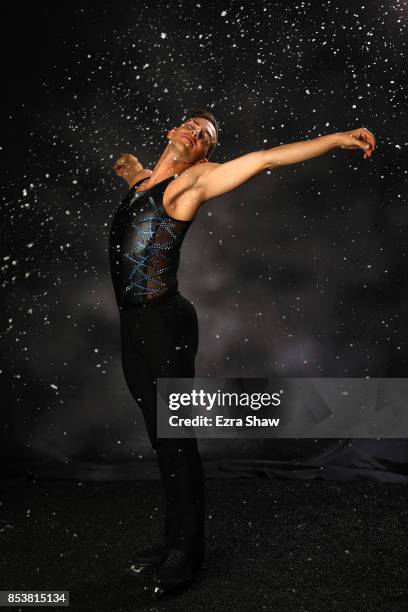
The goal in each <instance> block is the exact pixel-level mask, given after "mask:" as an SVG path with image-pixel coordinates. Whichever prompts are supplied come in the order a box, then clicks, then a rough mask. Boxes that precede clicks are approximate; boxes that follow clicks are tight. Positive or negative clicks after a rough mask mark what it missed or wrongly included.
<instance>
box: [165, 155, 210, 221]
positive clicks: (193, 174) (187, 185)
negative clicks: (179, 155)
mask: <svg viewBox="0 0 408 612" xmlns="http://www.w3.org/2000/svg"><path fill="white" fill-rule="evenodd" d="M216 166H219V164H214V163H211V162H206V163H205V164H200V163H199V164H195V165H194V166H192V167H191V168H188V169H187V170H185V171H184V172H183V173H182V174H180V175H179V176H178V177H177V178H176V179H174V181H172V182H171V183H170V185H169V186H168V187H167V189H166V191H165V192H164V195H163V206H164V208H165V210H166V211H167V213H168V214H169V215H170V216H172V217H175V218H176V219H181V220H183V221H190V220H191V219H193V218H194V216H195V215H196V213H197V210H198V208H199V207H200V204H201V201H200V200H199V197H198V190H196V186H197V183H198V181H199V179H201V178H204V176H205V175H206V174H207V173H208V172H210V171H211V169H213V168H214V167H216Z"/></svg>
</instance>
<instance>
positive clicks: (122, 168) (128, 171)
mask: <svg viewBox="0 0 408 612" xmlns="http://www.w3.org/2000/svg"><path fill="white" fill-rule="evenodd" d="M113 169H114V171H115V172H116V176H120V178H123V180H124V181H126V183H127V184H128V185H129V187H132V186H133V185H134V184H135V183H136V182H138V181H140V180H141V179H143V178H147V177H148V176H151V174H152V170H149V169H148V168H143V166H142V164H141V163H140V161H139V160H138V159H137V157H135V156H134V155H132V154H131V153H122V155H121V156H120V157H118V159H117V160H116V161H115V163H114V165H113Z"/></svg>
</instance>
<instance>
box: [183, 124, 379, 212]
mask: <svg viewBox="0 0 408 612" xmlns="http://www.w3.org/2000/svg"><path fill="white" fill-rule="evenodd" d="M375 146H376V140H375V136H374V134H372V133H371V132H369V131H368V130H367V129H366V128H358V129H356V130H351V131H348V132H337V133H335V134H327V135H325V136H320V137H318V138H313V139H311V140H304V141H300V142H294V143H290V144H285V145H281V146H279V147H274V148H273V149H267V150H265V151H254V152H253V153H248V154H246V155H242V156H241V157H237V158H236V159H233V160H231V161H229V162H225V163H224V164H210V163H208V165H207V164H205V167H204V169H203V172H202V174H201V175H200V176H199V177H198V178H197V182H196V185H195V186H194V190H195V192H196V197H197V200H198V201H200V202H206V201H207V200H210V199H211V198H215V197H217V196H220V195H223V194H224V193H228V192H229V191H232V190H234V189H236V188H237V187H240V186H241V185H243V184H244V183H246V182H247V181H249V180H250V179H251V178H253V177H254V176H256V175H258V174H261V173H262V172H264V171H265V170H270V169H274V168H280V167H282V166H288V165H290V164H297V163H299V162H303V161H306V160H308V159H312V158H313V157H318V156H319V155H323V154H324V153H328V152H329V151H331V150H333V149H336V148H341V149H362V150H363V151H364V156H363V157H364V159H368V158H370V157H371V155H372V154H373V152H374V149H375Z"/></svg>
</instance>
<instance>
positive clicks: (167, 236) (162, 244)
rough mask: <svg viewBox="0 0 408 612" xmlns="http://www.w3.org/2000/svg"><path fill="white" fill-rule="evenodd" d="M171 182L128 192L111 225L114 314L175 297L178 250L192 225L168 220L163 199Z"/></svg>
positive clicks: (176, 290)
mask: <svg viewBox="0 0 408 612" xmlns="http://www.w3.org/2000/svg"><path fill="white" fill-rule="evenodd" d="M173 179H174V177H173V176H170V177H168V178H167V179H164V180H163V181H160V182H159V183H157V184H156V185H153V187H150V188H149V189H146V190H145V191H140V192H136V191H135V188H136V187H137V185H139V183H141V181H142V180H145V179H141V180H140V181H138V182H137V183H136V184H135V185H133V187H131V188H130V189H129V191H128V193H127V195H126V197H125V198H124V200H123V201H122V203H121V204H120V206H119V208H118V210H117V212H116V214H115V216H114V218H113V221H112V225H111V231H110V237H109V260H110V268H111V276H112V282H113V287H114V290H115V296H116V301H117V304H118V306H119V308H129V307H132V306H136V305H139V304H144V303H147V302H149V300H154V299H156V298H158V297H162V296H165V295H172V294H174V293H178V281H177V271H178V267H179V262H180V248H181V245H182V242H183V239H184V236H185V234H186V232H187V230H188V228H189V227H190V225H191V223H192V221H181V220H178V219H173V218H172V217H170V216H169V215H168V214H167V213H166V211H165V210H164V207H163V194H164V191H165V189H166V187H167V185H168V184H169V183H170V182H171V181H172V180H173Z"/></svg>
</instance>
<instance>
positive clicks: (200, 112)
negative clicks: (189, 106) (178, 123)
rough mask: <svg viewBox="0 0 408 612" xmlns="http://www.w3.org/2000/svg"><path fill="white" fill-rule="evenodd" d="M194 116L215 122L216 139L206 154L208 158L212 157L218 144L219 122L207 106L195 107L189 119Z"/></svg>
mask: <svg viewBox="0 0 408 612" xmlns="http://www.w3.org/2000/svg"><path fill="white" fill-rule="evenodd" d="M193 117H201V118H202V119H207V121H210V122H211V123H212V124H213V126H214V129H215V134H216V140H215V142H214V144H212V145H211V146H210V148H209V149H208V151H207V155H206V157H207V158H210V157H211V155H212V153H213V151H214V149H215V147H216V145H217V144H218V123H217V120H216V118H215V117H214V114H213V113H212V112H211V111H210V110H208V109H206V108H196V109H194V110H193V111H192V112H191V113H190V116H189V117H188V119H193Z"/></svg>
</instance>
